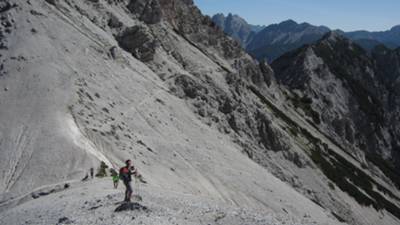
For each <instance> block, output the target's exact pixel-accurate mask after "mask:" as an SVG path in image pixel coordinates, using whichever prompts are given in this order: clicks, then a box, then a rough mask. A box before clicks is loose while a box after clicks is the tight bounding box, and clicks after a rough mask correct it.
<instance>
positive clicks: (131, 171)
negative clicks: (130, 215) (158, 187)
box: [119, 159, 147, 202]
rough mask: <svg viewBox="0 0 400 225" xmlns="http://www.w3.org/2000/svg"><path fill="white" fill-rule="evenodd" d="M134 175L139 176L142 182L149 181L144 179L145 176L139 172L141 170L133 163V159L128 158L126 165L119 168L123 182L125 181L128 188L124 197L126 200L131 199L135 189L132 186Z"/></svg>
mask: <svg viewBox="0 0 400 225" xmlns="http://www.w3.org/2000/svg"><path fill="white" fill-rule="evenodd" d="M132 175H134V176H135V177H137V178H139V179H140V181H141V182H143V183H147V182H146V181H145V180H143V177H142V176H141V175H140V174H139V172H138V171H137V170H136V169H135V167H134V166H133V165H132V161H131V160H130V159H128V160H126V161H125V166H124V167H122V168H121V169H120V170H119V178H120V179H121V180H122V182H123V183H124V185H125V188H126V191H125V199H124V201H125V202H130V201H131V196H132V191H133V190H132V186H131V181H132Z"/></svg>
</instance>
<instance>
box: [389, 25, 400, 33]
mask: <svg viewBox="0 0 400 225" xmlns="http://www.w3.org/2000/svg"><path fill="white" fill-rule="evenodd" d="M390 31H393V32H400V25H396V26H394V27H392V28H391V29H390Z"/></svg>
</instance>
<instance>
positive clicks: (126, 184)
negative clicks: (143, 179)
mask: <svg viewBox="0 0 400 225" xmlns="http://www.w3.org/2000/svg"><path fill="white" fill-rule="evenodd" d="M124 184H125V199H124V201H125V202H127V201H128V199H129V198H128V196H129V188H128V187H129V183H128V182H124Z"/></svg>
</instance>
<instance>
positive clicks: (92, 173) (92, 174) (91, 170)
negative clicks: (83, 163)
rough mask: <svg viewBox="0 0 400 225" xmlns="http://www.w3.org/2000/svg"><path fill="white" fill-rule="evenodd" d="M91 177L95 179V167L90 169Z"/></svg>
mask: <svg viewBox="0 0 400 225" xmlns="http://www.w3.org/2000/svg"><path fill="white" fill-rule="evenodd" d="M90 177H91V178H92V179H93V178H94V169H93V167H92V168H90Z"/></svg>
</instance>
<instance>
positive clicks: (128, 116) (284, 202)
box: [0, 0, 338, 224]
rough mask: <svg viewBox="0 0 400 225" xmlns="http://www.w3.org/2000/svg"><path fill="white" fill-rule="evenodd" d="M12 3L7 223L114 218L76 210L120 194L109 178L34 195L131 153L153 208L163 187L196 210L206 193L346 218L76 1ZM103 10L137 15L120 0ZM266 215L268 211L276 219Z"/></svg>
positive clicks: (3, 168)
mask: <svg viewBox="0 0 400 225" xmlns="http://www.w3.org/2000/svg"><path fill="white" fill-rule="evenodd" d="M14 2H16V3H18V5H19V6H18V7H16V8H13V9H11V10H10V11H9V12H8V13H10V14H11V15H12V17H13V18H14V20H15V27H14V28H13V31H12V32H11V34H9V36H7V41H8V50H1V54H2V57H3V59H5V61H4V68H5V71H6V74H5V75H3V76H2V77H1V78H0V79H1V83H0V85H1V90H0V91H1V92H0V104H1V107H0V118H1V120H0V121H1V122H0V140H1V141H0V149H1V151H0V173H1V176H0V193H1V198H0V200H1V203H0V209H1V210H0V211H1V213H0V218H1V220H0V222H1V224H15V223H22V222H25V221H27V223H28V224H43V223H47V222H46V221H48V222H49V223H54V222H55V220H56V219H58V218H57V216H58V215H61V214H62V213H61V212H63V213H66V214H69V215H70V216H72V217H74V216H75V215H77V218H76V221H77V222H76V224H96V223H101V222H98V221H99V220H98V219H99V216H100V214H102V215H103V214H105V215H111V214H108V213H110V211H111V210H112V207H111V206H106V207H104V208H102V209H101V212H102V213H100V214H96V213H95V214H94V215H92V214H91V215H92V217H89V218H87V217H85V218H83V216H82V215H79V213H80V209H79V207H84V206H82V204H84V203H83V202H82V201H83V199H86V200H87V201H93V198H100V199H103V198H105V196H106V195H107V194H117V192H115V191H113V190H109V188H108V186H107V185H108V184H107V185H105V184H103V183H99V184H97V183H90V184H85V185H84V186H82V187H80V186H79V185H78V186H79V187H76V188H75V187H73V188H72V189H71V190H67V191H65V192H61V193H58V194H56V195H49V196H46V197H43V198H39V199H36V200H32V199H31V198H30V194H29V193H30V192H32V191H33V190H36V188H40V187H45V186H48V185H50V186H51V185H52V184H54V183H58V182H60V181H67V180H68V181H69V180H80V179H81V178H82V177H83V176H84V175H85V174H86V173H87V171H88V169H89V168H90V167H97V166H98V165H99V162H100V161H101V160H102V161H105V162H107V163H108V164H110V165H112V166H114V167H115V168H117V167H119V166H120V165H121V162H122V161H123V160H124V159H126V158H132V159H133V161H134V163H135V165H136V166H137V167H138V168H139V170H140V171H141V173H142V174H143V175H144V177H145V178H146V179H147V180H148V182H149V186H148V189H149V190H150V191H147V192H146V194H145V199H155V200H152V201H149V203H148V204H149V205H151V206H152V207H154V208H157V207H162V208H163V209H164V210H168V208H169V207H170V204H169V202H168V199H169V198H171V197H169V196H163V193H164V192H166V193H170V192H174V193H175V194H174V197H173V198H174V199H175V200H176V201H177V202H178V203H176V204H177V205H176V208H182V209H183V208H185V207H186V206H188V205H190V206H191V207H195V208H196V207H197V201H198V199H201V198H203V197H204V198H205V199H210V200H205V201H206V202H207V201H215V202H216V204H221V205H223V206H224V207H226V208H230V207H233V208H235V207H239V208H246V210H248V211H250V212H251V211H254V212H256V211H257V212H261V214H263V212H268V213H276V214H278V215H283V217H285V218H284V219H283V220H286V221H290V220H291V218H292V217H293V218H295V219H293V220H294V221H300V220H304V221H303V222H302V223H303V224H310V223H313V222H314V221H315V222H316V223H317V224H338V222H337V221H336V220H335V219H334V218H333V216H331V215H329V213H328V212H325V211H324V210H323V209H322V208H321V207H319V206H318V205H316V204H314V203H313V202H312V201H310V200H308V199H307V198H305V197H304V196H303V195H301V194H299V193H298V192H296V191H295V190H294V189H293V188H291V187H290V186H289V185H287V184H285V183H283V182H281V181H280V180H278V179H277V178H275V177H274V176H272V175H271V174H270V173H269V172H268V171H267V170H266V169H265V168H263V167H261V166H259V165H257V164H256V163H254V162H253V161H251V160H250V159H248V157H247V156H246V155H244V154H242V153H241V151H240V147H239V146H237V145H236V144H234V143H233V142H232V141H231V139H229V138H228V137H226V136H224V135H223V134H221V133H220V132H218V131H217V130H215V129H214V128H213V127H209V126H207V125H206V124H204V123H203V122H201V121H200V120H199V119H198V118H197V116H196V115H195V114H194V113H193V111H192V110H191V109H190V107H189V106H188V105H187V104H186V103H185V102H184V101H183V100H181V99H178V98H177V97H175V96H174V95H172V94H170V92H169V90H168V86H167V85H166V84H165V83H164V82H163V81H162V80H161V79H160V78H159V77H158V76H157V75H156V74H155V73H154V72H152V71H151V70H150V69H149V68H148V67H147V66H146V65H144V64H143V63H141V62H139V61H137V60H136V59H134V58H133V57H132V56H131V55H129V54H127V53H125V52H123V51H121V54H120V56H119V57H118V58H117V59H112V57H110V55H109V49H110V48H111V46H116V45H117V44H116V42H115V40H114V38H113V37H112V35H111V34H110V33H108V32H106V31H105V30H102V29H100V27H98V26H97V25H95V24H94V23H92V22H91V21H90V20H89V19H88V18H86V17H84V16H82V15H81V14H79V13H78V12H77V11H75V9H73V8H71V7H69V6H68V4H66V3H64V2H62V3H60V5H58V7H57V8H56V7H54V6H52V5H50V4H47V3H45V2H44V1H30V4H27V3H25V2H20V1H17V0H16V1H14ZM107 7H112V9H111V10H113V11H114V12H115V13H119V15H120V16H121V18H124V19H125V20H127V21H126V22H127V23H131V24H134V23H137V21H135V20H132V19H131V18H129V17H127V16H126V14H124V9H122V8H120V7H119V6H107ZM32 29H35V32H33V31H32ZM187 47H188V48H190V49H188V51H191V52H192V53H191V54H193V57H195V58H197V59H198V60H199V62H198V63H199V65H201V64H203V65H208V63H209V61H208V60H209V59H207V57H205V56H204V55H202V53H201V52H200V51H199V50H197V49H195V48H194V47H190V45H187ZM161 56H162V55H160V57H161ZM203 59H204V61H201V60H203ZM166 60H168V59H166ZM169 63H171V62H169ZM211 67H212V65H211ZM214 67H215V66H214ZM211 69H213V68H211ZM214 69H216V68H214ZM73 186H75V184H74V185H73ZM120 192H121V190H119V191H118V193H120ZM79 193H83V194H82V196H86V197H83V199H81V197H82V196H81V195H80V194H79ZM92 194H93V195H92ZM186 195H189V196H192V197H189V198H186V197H185V196H186ZM21 196H23V197H22V198H21ZM92 196H93V198H92ZM157 196H161V197H157ZM158 198H161V199H166V200H163V201H160V202H158V201H157V200H158ZM185 202H186V203H185ZM210 204H211V203H210ZM66 205H70V207H67V208H65V206H66ZM199 208H200V209H201V207H198V208H197V209H196V210H200V209H199ZM161 211H162V210H161ZM174 213H176V214H179V212H173V213H172V214H174ZM227 213H228V214H229V213H232V212H227ZM268 213H267V215H266V216H265V217H266V218H267V219H268V218H269V219H270V220H275V219H274V218H271V217H268V215H269V214H268ZM38 215H41V216H42V217H36V216H38ZM53 215H56V216H54V217H53ZM262 216H263V215H262ZM17 218H21V220H18V219H17ZM156 220H157V218H156ZM221 221H222V222H223V220H221ZM147 222H148V223H150V222H149V221H147ZM151 223H153V222H151ZM249 223H250V222H249ZM104 224H110V223H106V222H105V223H104ZM153 224H172V222H170V221H168V222H166V221H164V222H157V221H156V222H154V223H153ZM192 224H199V223H197V222H192ZM200 224H201V223H200ZM225 224H231V223H230V222H229V220H228V221H227V222H226V223H225ZM251 224H252V223H251ZM262 224H263V223H262ZM273 224H282V223H281V222H279V221H278V222H276V223H275V222H274V223H273ZM289 224H295V222H293V223H289Z"/></svg>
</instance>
